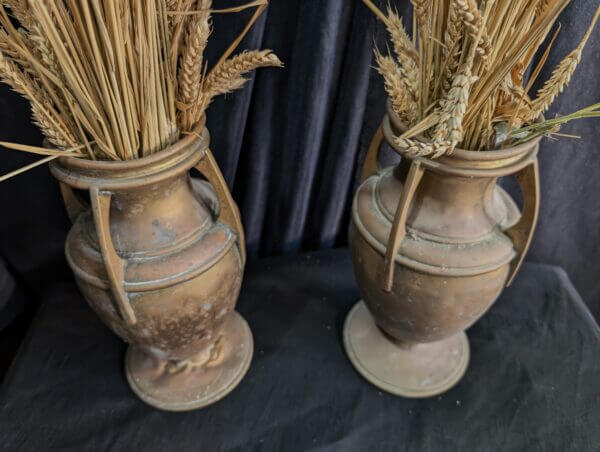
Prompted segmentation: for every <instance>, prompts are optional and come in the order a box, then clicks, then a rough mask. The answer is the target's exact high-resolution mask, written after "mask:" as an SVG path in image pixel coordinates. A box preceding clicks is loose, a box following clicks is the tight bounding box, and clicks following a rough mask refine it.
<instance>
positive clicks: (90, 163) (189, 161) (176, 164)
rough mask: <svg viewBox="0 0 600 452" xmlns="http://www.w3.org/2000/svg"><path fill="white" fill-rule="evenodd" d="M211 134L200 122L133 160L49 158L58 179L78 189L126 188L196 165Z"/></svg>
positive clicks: (160, 178)
mask: <svg viewBox="0 0 600 452" xmlns="http://www.w3.org/2000/svg"><path fill="white" fill-rule="evenodd" d="M209 141H210V134H209V132H208V129H207V128H206V127H204V125H202V126H201V127H198V128H197V129H195V130H194V131H192V132H190V133H189V134H188V135H187V136H184V137H183V138H181V139H180V140H178V141H177V142H175V143H173V144H171V145H169V146H167V147H166V148H165V149H164V150H162V151H159V152H156V153H154V154H152V155H149V156H147V157H142V158H139V159H134V160H119V161H106V160H89V159H82V158H76V157H61V158H59V159H57V160H55V161H53V162H50V171H51V173H52V175H53V176H54V177H56V178H57V179H59V180H60V181H62V182H64V183H66V184H68V185H70V186H72V187H74V188H78V189H88V188H90V187H93V186H96V187H100V188H105V189H111V188H112V189H127V188H135V187H139V186H144V185H149V184H152V183H156V182H160V181H162V180H165V179H167V178H169V177H172V176H175V175H177V174H180V173H183V172H185V171H187V170H189V169H190V168H192V167H193V166H194V165H196V164H197V163H198V162H199V161H200V159H202V156H203V155H204V151H205V150H206V149H207V148H208V144H209Z"/></svg>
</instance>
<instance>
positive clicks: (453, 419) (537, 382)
mask: <svg viewBox="0 0 600 452" xmlns="http://www.w3.org/2000/svg"><path fill="white" fill-rule="evenodd" d="M358 298H359V294H358V289H357V287H356V283H355V281H354V278H353V277H352V265H351V262H350V253H349V252H348V250H322V251H317V252H314V253H310V254H306V255H300V256H291V257H289V256H286V257H275V258H268V259H263V260H259V261H253V262H250V263H249V265H248V267H247V271H246V278H245V280H244V286H243V288H242V291H241V295H240V299H239V303H238V307H237V309H238V310H239V312H240V313H241V314H242V315H243V316H244V317H245V318H246V319H247V321H248V323H249V325H250V327H251V328H252V331H253V335H254V357H253V359H252V364H251V366H250V370H249V371H248V374H246V376H245V378H244V379H243V380H242V382H241V383H240V385H239V386H238V387H237V388H236V389H235V390H234V391H233V392H232V393H230V394H229V395H228V396H227V397H225V398H224V399H223V400H221V401H219V402H217V403H215V404H214V405H211V406H210V407H206V408H204V409H201V410H195V411H191V412H188V413H168V412H163V411H159V410H156V409H153V408H151V407H149V406H148V405H146V404H144V403H143V402H142V401H141V400H139V399H138V398H137V397H136V396H135V395H134V394H133V393H132V392H131V390H130V389H129V387H128V386H127V382H126V380H125V377H124V374H123V355H124V351H125V344H124V343H123V342H122V341H121V340H120V339H119V338H118V337H117V336H116V335H115V334H113V333H112V332H111V331H110V330H109V329H108V328H106V326H104V325H103V324H102V323H101V321H100V319H99V318H98V316H96V315H95V314H94V313H93V312H92V310H91V309H90V308H89V307H88V306H87V305H86V303H85V302H84V300H83V298H82V296H81V294H80V293H79V291H78V290H77V288H76V287H75V285H74V284H73V283H66V284H55V285H53V286H52V287H51V288H50V289H49V290H48V292H47V294H46V296H45V297H44V302H43V305H42V307H41V308H40V311H39V313H38V315H37V316H36V319H35V321H34V325H33V327H32V328H31V329H30V331H29V332H28V336H27V339H26V340H25V341H24V343H23V346H22V348H21V350H20V352H19V355H18V357H17V359H16V360H15V364H14V365H13V367H12V368H11V372H10V373H9V375H8V376H7V378H6V381H5V383H4V384H3V385H2V386H0V426H1V428H0V444H1V445H2V446H1V448H2V449H3V450H6V451H23V452H24V451H46V450H51V451H54V450H59V451H77V452H79V451H104V450H111V451H210V452H217V451H220V452H225V451H227V452H234V451H240V452H241V451H244V452H246V451H257V452H258V451H261V452H271V451H272V452H296V451H298V452H300V451H302V452H305V451H311V452H366V451H369V452H371V451H377V452H387V451H390V452H391V451H394V452H395V451H410V452H445V451H448V452H470V451H477V452H496V451H502V452H509V451H511V452H512V451H514V452H597V451H598V446H599V445H600V428H599V426H598V419H599V418H600V380H599V379H598V374H600V360H598V359H597V358H598V354H600V328H598V325H597V324H596V323H595V322H594V321H593V319H591V315H590V314H589V311H588V310H587V309H586V308H585V306H584V304H583V302H582V301H581V298H580V297H579V295H578V294H577V293H576V291H575V290H574V289H573V286H572V285H571V283H570V281H569V278H568V277H567V276H566V274H565V273H564V271H562V270H560V269H558V268H556V267H551V266H547V265H540V264H526V265H525V266H524V267H523V269H522V273H521V274H520V276H519V278H517V280H516V281H515V283H514V284H513V285H512V286H511V287H509V288H508V289H506V290H505V291H504V292H503V294H502V295H501V296H500V298H499V300H498V302H497V303H496V304H495V305H494V306H493V307H492V308H491V309H490V311H489V312H488V313H486V315H485V316H484V317H483V318H482V319H481V320H480V321H479V322H477V323H476V324H475V325H474V326H473V327H472V328H470V329H469V331H468V336H469V341H470V348H471V360H470V364H469V368H468V370H467V373H466V374H465V376H464V378H463V379H462V380H461V381H460V382H459V383H458V384H457V385H456V386H455V387H454V388H452V389H451V390H450V391H448V392H446V393H444V394H442V395H440V396H437V397H431V398H428V399H421V400H419V399H405V398H402V397H395V396H391V395H389V394H386V393H384V392H382V391H380V390H378V389H377V388H376V387H374V386H372V385H370V384H369V383H367V381H365V380H364V379H363V378H362V377H361V376H360V375H359V374H358V372H356V371H355V370H354V368H353V367H352V365H351V364H350V361H349V360H348V359H347V357H346V356H345V352H344V349H343V345H342V328H343V323H344V319H345V317H346V314H347V313H348V311H349V310H350V308H351V307H352V306H353V305H354V303H355V302H356V301H357V299H358ZM32 408H33V409H32Z"/></svg>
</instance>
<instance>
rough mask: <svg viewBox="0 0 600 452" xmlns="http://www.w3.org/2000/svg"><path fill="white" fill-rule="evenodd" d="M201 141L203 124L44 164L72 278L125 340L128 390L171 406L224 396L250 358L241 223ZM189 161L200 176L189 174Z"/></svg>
mask: <svg viewBox="0 0 600 452" xmlns="http://www.w3.org/2000/svg"><path fill="white" fill-rule="evenodd" d="M208 143H209V134H208V131H207V130H206V129H204V130H203V131H201V133H199V134H195V135H188V136H187V137H186V138H184V139H182V140H181V141H179V142H178V143H175V144H174V145H172V146H170V147H169V148H168V149H166V150H164V151H162V152H159V153H156V154H154V155H152V156H150V157H145V158H141V159H139V160H133V161H126V162H106V161H91V160H83V159H74V158H61V159H59V160H58V161H55V162H54V163H53V164H52V166H51V171H52V173H53V175H54V176H55V177H56V178H57V179H58V180H59V181H60V183H61V191H62V194H63V198H64V201H65V204H66V207H67V210H68V213H69V216H70V217H71V219H72V220H73V227H72V229H71V231H70V233H69V235H68V238H67V242H66V247H65V250H66V256H67V260H68V262H69V265H70V266H71V268H72V270H73V272H74V274H75V278H76V280H77V284H78V285H79V288H80V289H81V291H82V293H83V295H84V296H85V298H86V299H87V301H88V303H89V304H90V306H91V307H92V309H93V310H94V311H95V312H96V313H97V314H98V315H99V316H100V318H101V319H102V320H103V321H104V322H105V323H106V324H107V325H108V326H109V327H110V328H111V329H112V330H113V331H114V332H115V333H116V334H118V335H119V336H120V337H121V338H123V340H125V341H126V342H127V343H129V348H128V350H127V355H126V358H125V373H126V376H127V380H128V382H129V384H130V386H131V388H132V389H133V391H134V392H135V393H136V394H137V395H138V396H139V397H140V398H141V399H142V400H144V401H145V402H147V403H149V404H150V405H152V406H154V407H157V408H161V409H165V410H170V411H184V410H191V409H195V408H200V407H203V406H205V405H208V404H211V403H213V402H215V401H217V400H219V399H221V398H222V397H224V396H225V395H227V394H228V393H229V392H230V391H231V390H233V389H234V388H235V387H236V385H237V384H238V383H239V382H240V381H241V379H242V377H243V376H244V374H245V373H246V371H247V370H248V367H249V365H250V361H251V358H252V350H253V342H252V334H251V332H250V329H249V328H248V325H247V323H246V321H245V320H244V319H243V318H242V317H241V316H240V315H239V314H238V313H237V312H235V310H234V308H235V304H236V300H237V297H238V294H239V290H240V286H241V282H242V275H243V268H244V262H245V252H244V236H243V230H242V226H241V222H240V219H239V212H238V209H237V207H236V205H235V204H234V202H233V200H232V198H231V195H230V193H229V191H228V189H227V186H226V184H225V182H224V180H223V177H222V175H221V173H220V171H219V169H218V167H217V165H216V163H215V161H214V158H213V156H212V154H211V152H210V150H209V149H208ZM194 167H195V168H197V169H198V170H199V171H200V173H201V174H202V175H203V176H204V177H205V178H206V180H202V179H199V178H191V177H190V174H189V173H190V169H192V168H194ZM78 190H86V191H87V192H88V193H89V197H90V201H91V202H90V203H88V202H87V201H86V200H84V199H83V197H81V194H80V192H79V191H78ZM90 204H91V205H90Z"/></svg>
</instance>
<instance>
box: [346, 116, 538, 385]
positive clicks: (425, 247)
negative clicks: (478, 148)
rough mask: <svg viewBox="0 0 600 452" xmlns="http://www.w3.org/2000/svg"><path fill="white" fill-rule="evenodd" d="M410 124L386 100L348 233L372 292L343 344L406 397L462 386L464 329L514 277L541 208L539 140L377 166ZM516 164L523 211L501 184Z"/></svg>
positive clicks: (367, 291) (359, 273) (369, 375)
mask: <svg viewBox="0 0 600 452" xmlns="http://www.w3.org/2000/svg"><path fill="white" fill-rule="evenodd" d="M403 130H406V129H405V128H404V127H403V125H402V124H401V122H400V120H399V118H398V116H397V115H396V114H395V113H394V111H393V110H392V109H391V108H390V107H389V106H388V114H387V115H386V117H385V118H384V121H383V124H382V126H381V128H380V129H379V130H378V131H377V133H376V134H375V137H374V139H373V142H372V145H371V148H370V149H369V152H368V154H367V158H366V161H365V166H364V168H363V173H362V176H363V179H364V180H363V183H362V185H361V186H360V188H359V189H358V192H357V193H356V196H355V198H354V204H353V210H352V220H353V221H352V227H351V230H350V244H351V250H352V256H353V263H354V271H355V275H356V278H357V282H358V285H359V288H360V291H361V294H362V297H363V300H364V301H361V302H359V304H358V305H356V306H355V307H354V309H353V310H352V311H351V312H350V314H349V315H348V317H347V319H346V324H345V327H344V344H345V347H346V351H347V353H348V356H349V357H350V360H351V361H352V363H353V364H354V366H355V367H356V369H357V370H358V371H359V372H360V373H361V374H362V375H363V376H364V377H365V378H366V379H367V380H369V381H370V382H371V383H373V384H374V385H376V386H378V387H379V388H381V389H384V390H386V391H388V392H391V393H393V394H397V395H401V396H405V397H428V396H433V395H437V394H440V393H442V392H444V391H446V390H448V389H449V388H451V387H452V386H453V385H455V384H456V383H457V382H458V381H459V380H460V379H461V378H462V376H463V374H464V372H465V370H466V368H467V366H468V361H469V345H468V340H467V337H466V335H465V333H464V330H465V329H466V328H468V327H469V326H471V325H472V324H473V323H474V322H476V321H477V320H478V319H479V318H480V317H481V316H482V315H483V314H484V313H485V312H486V311H487V309H488V308H489V307H490V306H491V305H492V304H493V303H494V301H495V300H496V299H497V297H498V296H499V294H500V293H501V291H502V289H503V288H504V286H505V285H507V284H510V282H511V281H512V279H513V278H514V276H515V275H516V273H517V272H518V270H519V267H520V265H521V263H522V262H523V258H524V256H525V254H526V252H527V249H528V247H529V244H530V242H531V238H532V236H533V232H534V229H535V223H536V220H537V215H538V209H539V174H538V164H537V153H538V149H539V140H536V141H533V142H530V143H527V144H523V145H520V146H516V147H513V148H508V149H503V150H497V151H487V152H473V151H465V150H459V149H457V150H456V151H455V152H454V153H453V154H452V155H449V156H444V157H441V158H439V159H436V160H432V159H429V158H421V157H416V158H412V157H407V156H404V157H403V159H402V161H401V163H400V164H399V165H397V166H395V167H390V168H387V169H384V170H382V171H378V169H377V153H378V150H379V147H380V145H381V143H382V141H383V140H384V139H385V140H386V141H387V143H388V144H389V145H390V146H392V148H394V149H395V150H396V151H397V152H399V153H400V154H402V148H397V147H396V146H395V144H394V141H393V137H394V136H395V135H398V134H401V133H402V131H403ZM508 175H515V176H516V177H517V179H518V180H519V182H520V185H521V190H522V192H523V199H524V207H523V214H522V215H520V213H519V210H518V208H517V206H516V204H515V203H514V201H513V200H512V199H511V198H510V196H509V195H508V194H507V193H506V192H505V191H504V190H503V189H502V188H501V187H499V186H498V185H497V180H498V178H499V177H502V176H508Z"/></svg>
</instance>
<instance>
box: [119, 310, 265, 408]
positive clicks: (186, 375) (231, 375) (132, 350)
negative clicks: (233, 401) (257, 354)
mask: <svg viewBox="0 0 600 452" xmlns="http://www.w3.org/2000/svg"><path fill="white" fill-rule="evenodd" d="M253 348H254V343H253V339H252V332H251V331H250V328H249V327H248V324H247V323H246V321H245V320H244V318H243V317H242V316H241V315H240V314H238V313H237V312H235V311H234V312H232V313H231V315H230V316H229V319H228V320H227V321H226V322H225V324H224V325H223V329H222V330H221V333H220V336H219V339H217V341H216V342H215V346H214V347H213V351H211V353H210V356H208V357H204V358H203V359H202V363H201V364H199V363H197V362H194V361H168V360H165V359H160V358H158V357H157V356H156V353H153V352H150V351H149V350H147V349H144V348H143V347H137V346H133V345H130V346H129V348H128V349H127V354H126V356H125V374H126V376H127V381H128V383H129V386H130V387H131V389H132V390H133V392H135V393H136V394H137V395H138V397H139V398H140V399H142V400H143V401H144V402H146V403H148V404H149V405H152V406H153V407H155V408H159V409H161V410H167V411H189V410H195V409H198V408H202V407H205V406H207V405H210V404H212V403H215V402H217V401H218V400H220V399H222V398H223V397H225V396H226V395H227V394H229V393H230V392H231V391H233V389H235V387H236V386H237V385H238V384H239V383H240V381H241V380H242V378H243V377H244V375H245V374H246V372H247V371H248V368H249V367H250V361H251V360H252V352H253Z"/></svg>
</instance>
